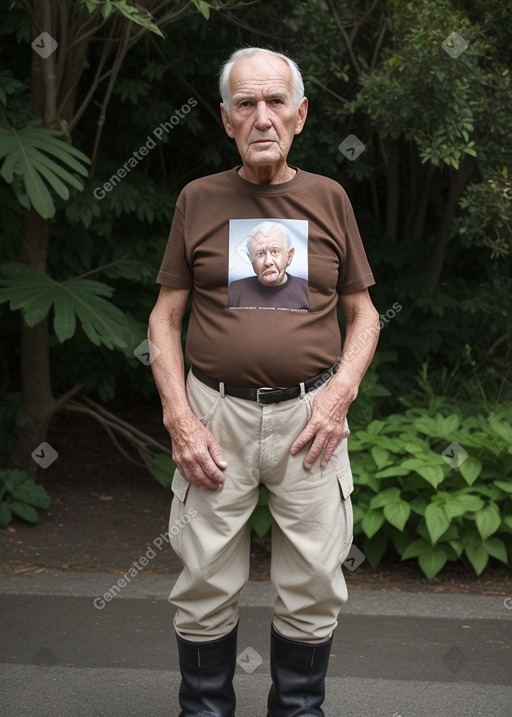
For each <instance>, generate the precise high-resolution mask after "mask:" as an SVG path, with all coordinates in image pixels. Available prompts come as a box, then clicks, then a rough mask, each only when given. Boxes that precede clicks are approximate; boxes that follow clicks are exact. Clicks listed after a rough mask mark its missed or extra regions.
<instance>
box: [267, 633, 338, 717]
mask: <svg viewBox="0 0 512 717" xmlns="http://www.w3.org/2000/svg"><path fill="white" fill-rule="evenodd" d="M331 644H332V636H331V637H330V638H329V640H327V642H322V643H320V644H318V645H312V644H311V643H306V642H295V641H292V640H287V639H286V638H284V637H282V635H279V634H278V633H277V632H276V630H275V628H274V626H273V625H272V630H271V636H270V674H271V676H272V687H271V688H270V692H269V695H268V703H267V709H268V712H267V717H324V711H323V709H322V704H323V701H324V699H325V675H326V673H327V667H328V665H329V654H330V651H331Z"/></svg>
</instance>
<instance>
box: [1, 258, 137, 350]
mask: <svg viewBox="0 0 512 717" xmlns="http://www.w3.org/2000/svg"><path fill="white" fill-rule="evenodd" d="M0 272H1V274H2V275H3V276H4V277H5V278H4V279H0V286H2V285H3V286H4V287H5V288H4V289H0V303H1V302H4V301H9V302H10V308H11V309H12V310H16V309H22V311H23V318H24V320H25V322H26V323H27V324H28V326H35V325H36V324H38V323H39V322H40V321H42V320H43V319H44V318H45V317H46V316H47V314H48V312H49V311H50V308H52V307H53V310H54V319H53V326H54V330H55V335H56V336H57V339H58V340H59V341H60V342H61V343H62V342H63V341H66V339H69V338H71V337H72V336H73V335H74V334H75V330H76V319H77V318H78V319H79V321H80V323H81V326H82V328H83V330H84V332H85V334H86V336H87V337H88V338H89V340H90V341H91V342H92V343H93V344H95V345H96V346H99V345H100V344H103V345H104V346H106V347H107V348H109V349H113V348H121V349H124V348H126V347H127V346H128V340H127V339H128V336H129V335H130V328H129V326H128V323H127V321H126V317H125V315H124V314H123V312H122V311H121V310H120V309H118V308H116V307H115V306H114V305H113V304H111V303H110V302H108V301H106V300H105V298H103V297H110V296H112V293H113V289H112V288H111V287H109V286H107V285H106V284H103V283H100V282H98V281H92V280H90V279H80V278H76V279H66V280H65V281H62V282H58V281H55V280H54V279H52V278H51V277H50V276H48V274H46V273H45V272H42V271H37V270H36V269H31V268H29V267H26V266H23V264H16V263H12V264H4V265H3V266H2V267H0Z"/></svg>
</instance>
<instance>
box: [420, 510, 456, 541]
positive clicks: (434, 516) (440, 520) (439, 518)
mask: <svg viewBox="0 0 512 717" xmlns="http://www.w3.org/2000/svg"><path fill="white" fill-rule="evenodd" d="M425 522H426V524H427V529H428V534H429V535H430V539H431V541H432V542H433V543H437V541H438V540H439V538H440V537H441V535H443V533H446V531H447V530H448V528H449V527H450V518H449V517H448V516H447V515H446V510H445V509H444V507H443V506H442V505H439V504H438V503H430V505H427V507H426V509H425Z"/></svg>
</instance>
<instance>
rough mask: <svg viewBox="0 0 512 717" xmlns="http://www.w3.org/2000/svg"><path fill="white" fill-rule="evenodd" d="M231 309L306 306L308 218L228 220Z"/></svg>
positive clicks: (295, 308)
mask: <svg viewBox="0 0 512 717" xmlns="http://www.w3.org/2000/svg"><path fill="white" fill-rule="evenodd" d="M228 282H229V286H228V302H229V308H230V309H278V310H279V309H280V310H286V311H302V312H305V311H308V310H309V288H308V222H307V221H306V220H304V219H275V218H269V219H261V218H257V219H230V221H229V272H228Z"/></svg>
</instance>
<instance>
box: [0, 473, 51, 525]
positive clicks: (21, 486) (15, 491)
mask: <svg viewBox="0 0 512 717" xmlns="http://www.w3.org/2000/svg"><path fill="white" fill-rule="evenodd" d="M50 503H51V498H50V496H49V495H48V493H47V492H46V490H45V489H44V488H43V486H42V485H39V484H37V483H35V482H34V481H33V480H32V479H31V478H29V476H28V473H26V472H25V471H18V470H0V528H5V527H6V526H8V525H9V523H10V522H11V520H12V517H13V515H16V516H18V518H22V519H23V520H26V521H27V522H29V523H37V521H38V519H39V516H38V514H37V509H38V508H39V509H46V508H49V507H50Z"/></svg>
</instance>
